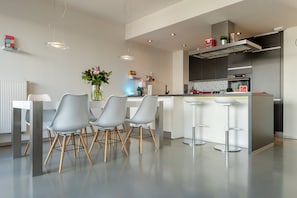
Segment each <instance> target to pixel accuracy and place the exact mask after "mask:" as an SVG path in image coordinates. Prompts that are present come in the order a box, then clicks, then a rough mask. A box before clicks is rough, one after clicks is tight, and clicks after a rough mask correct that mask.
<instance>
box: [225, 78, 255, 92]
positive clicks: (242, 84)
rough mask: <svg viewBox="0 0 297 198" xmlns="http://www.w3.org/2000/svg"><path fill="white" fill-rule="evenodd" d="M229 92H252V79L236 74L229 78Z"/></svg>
mask: <svg viewBox="0 0 297 198" xmlns="http://www.w3.org/2000/svg"><path fill="white" fill-rule="evenodd" d="M227 91H228V92H250V91H251V78H250V76H249V75H247V74H236V75H231V76H229V77H228V89H227Z"/></svg>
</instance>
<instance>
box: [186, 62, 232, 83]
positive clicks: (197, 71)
mask: <svg viewBox="0 0 297 198" xmlns="http://www.w3.org/2000/svg"><path fill="white" fill-rule="evenodd" d="M227 64H228V59H227V57H221V58H215V59H200V58H196V57H192V56H190V57H189V80H190V81H195V80H212V79H222V78H227Z"/></svg>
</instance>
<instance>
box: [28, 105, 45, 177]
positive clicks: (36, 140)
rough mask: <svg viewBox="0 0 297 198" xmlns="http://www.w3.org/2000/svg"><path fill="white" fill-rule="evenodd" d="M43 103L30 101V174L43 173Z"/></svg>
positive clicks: (37, 174)
mask: <svg viewBox="0 0 297 198" xmlns="http://www.w3.org/2000/svg"><path fill="white" fill-rule="evenodd" d="M42 112H43V103H42V102H40V101H32V103H31V111H30V120H31V126H30V134H31V135H30V137H31V144H32V148H31V158H32V176H39V175H42V174H43V171H42V150H43V149H42V132H43V126H42V124H43V123H42V120H43V118H42V114H43V113H42Z"/></svg>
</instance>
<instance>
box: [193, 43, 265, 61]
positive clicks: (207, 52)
mask: <svg viewBox="0 0 297 198" xmlns="http://www.w3.org/2000/svg"><path fill="white" fill-rule="evenodd" d="M260 49H262V47H261V46H260V45H257V44H256V43H253V42H251V41H249V40H246V39H244V40H240V41H236V42H233V43H227V44H225V45H220V46H215V47H210V48H205V49H199V50H194V51H191V52H189V55H190V56H194V57H197V58H202V59H212V58H219V57H224V56H228V55H229V54H233V53H239V52H241V53H244V52H253V51H256V50H260Z"/></svg>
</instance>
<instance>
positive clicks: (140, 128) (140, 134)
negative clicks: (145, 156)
mask: <svg viewBox="0 0 297 198" xmlns="http://www.w3.org/2000/svg"><path fill="white" fill-rule="evenodd" d="M139 152H140V154H142V127H139Z"/></svg>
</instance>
